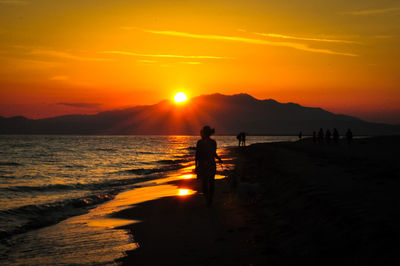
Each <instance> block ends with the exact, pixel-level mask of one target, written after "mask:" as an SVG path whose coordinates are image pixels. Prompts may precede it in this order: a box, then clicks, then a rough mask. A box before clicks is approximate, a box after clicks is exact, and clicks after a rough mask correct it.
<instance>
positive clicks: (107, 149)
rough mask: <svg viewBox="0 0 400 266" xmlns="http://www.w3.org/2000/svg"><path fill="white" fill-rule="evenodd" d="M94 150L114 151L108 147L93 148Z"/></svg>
mask: <svg viewBox="0 0 400 266" xmlns="http://www.w3.org/2000/svg"><path fill="white" fill-rule="evenodd" d="M94 150H95V151H110V152H111V151H115V149H110V148H97V149H94Z"/></svg>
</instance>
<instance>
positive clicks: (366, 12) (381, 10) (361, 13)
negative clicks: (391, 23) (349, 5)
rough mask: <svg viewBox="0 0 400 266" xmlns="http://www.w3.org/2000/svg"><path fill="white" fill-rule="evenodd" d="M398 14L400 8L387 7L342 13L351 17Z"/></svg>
mask: <svg viewBox="0 0 400 266" xmlns="http://www.w3.org/2000/svg"><path fill="white" fill-rule="evenodd" d="M394 12H396V13H397V12H400V7H389V8H378V9H363V10H357V11H348V12H342V14H345V15H353V16H369V15H379V14H385V13H394Z"/></svg>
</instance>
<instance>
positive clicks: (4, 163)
mask: <svg viewBox="0 0 400 266" xmlns="http://www.w3.org/2000/svg"><path fill="white" fill-rule="evenodd" d="M0 165H4V166H22V165H23V164H20V163H16V162H0Z"/></svg>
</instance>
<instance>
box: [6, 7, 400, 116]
mask: <svg viewBox="0 0 400 266" xmlns="http://www.w3.org/2000/svg"><path fill="white" fill-rule="evenodd" d="M82 2H83V3H82ZM348 2H351V3H348ZM399 47H400V4H399V3H398V1H384V0H383V1H378V0H363V1H361V0H357V1H344V0H335V1H333V0H326V1H322V0H318V1H317V0H308V1H304V0H303V1H300V0H298V1H295V0H293V1H284V0H279V1H278V0H271V1H261V0H260V1H254V0H253V1H250V0H246V1H244V0H234V1H232V0H231V1H227V0H226V1H210V2H209V3H207V2H206V1H204V0H203V1H200V0H199V1H196V0H191V1H156V0H149V1H129V0H124V1H122V0H114V1H104V0H99V1H77V0H70V1H53V0H26V1H24V0H0V48H1V49H0V60H1V61H0V62H1V64H0V115H2V116H6V117H8V116H13V115H24V116H27V117H30V118H41V117H49V116H55V115H61V114H70V113H96V112H98V111H101V110H108V109H114V108H124V107H127V106H133V105H139V104H140V105H141V104H154V103H157V102H159V101H160V100H162V99H166V98H171V97H172V96H173V94H174V93H175V92H177V91H180V90H182V91H185V92H186V93H187V94H188V95H189V97H190V96H191V97H193V96H197V95H201V94H210V93H216V92H219V93H223V94H235V93H242V92H244V93H249V94H251V95H253V96H254V97H256V98H259V99H265V98H273V99H275V100H277V101H280V102H296V103H299V104H302V105H305V106H318V107H322V108H324V109H327V110H329V111H333V112H336V113H345V114H350V115H356V116H358V117H361V118H364V119H367V120H370V121H381V122H392V123H400V75H399V73H400V71H399V70H400V49H399Z"/></svg>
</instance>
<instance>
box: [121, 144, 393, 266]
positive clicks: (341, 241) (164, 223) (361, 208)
mask: <svg viewBox="0 0 400 266" xmlns="http://www.w3.org/2000/svg"><path fill="white" fill-rule="evenodd" d="M233 152H235V154H236V156H237V161H236V169H235V171H234V172H233V173H231V174H230V177H229V178H228V179H223V180H219V181H218V182H217V187H216V199H215V202H214V204H213V206H212V207H211V208H207V207H206V205H205V202H204V199H203V198H202V195H198V194H196V195H193V196H187V197H170V198H164V199H160V200H155V201H150V202H146V203H144V204H140V205H138V206H136V207H134V208H130V209H127V210H124V211H123V212H120V213H118V214H116V216H118V217H124V218H129V219H139V220H142V221H143V222H142V223H138V224H133V225H129V226H128V228H129V229H131V230H132V233H133V237H134V238H135V240H136V241H137V242H138V243H139V244H140V248H138V249H136V250H134V251H131V252H129V254H128V256H127V257H126V258H124V259H123V260H122V262H123V263H124V264H126V265H400V159H399V158H400V156H399V153H400V138H399V137H380V138H370V139H360V140H356V141H355V142H354V143H353V144H352V145H351V146H348V145H347V143H345V142H341V143H339V144H337V145H334V144H330V145H328V144H314V143H313V142H312V141H311V140H309V139H306V140H302V141H299V142H296V143H271V144H256V145H252V146H250V147H246V148H244V149H239V150H235V151H233ZM235 180H238V182H235ZM235 183H237V186H236V187H235V188H232V186H233V185H235ZM181 185H182V186H185V187H187V186H188V184H187V183H184V184H181ZM191 186H192V187H195V182H194V181H191Z"/></svg>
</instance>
